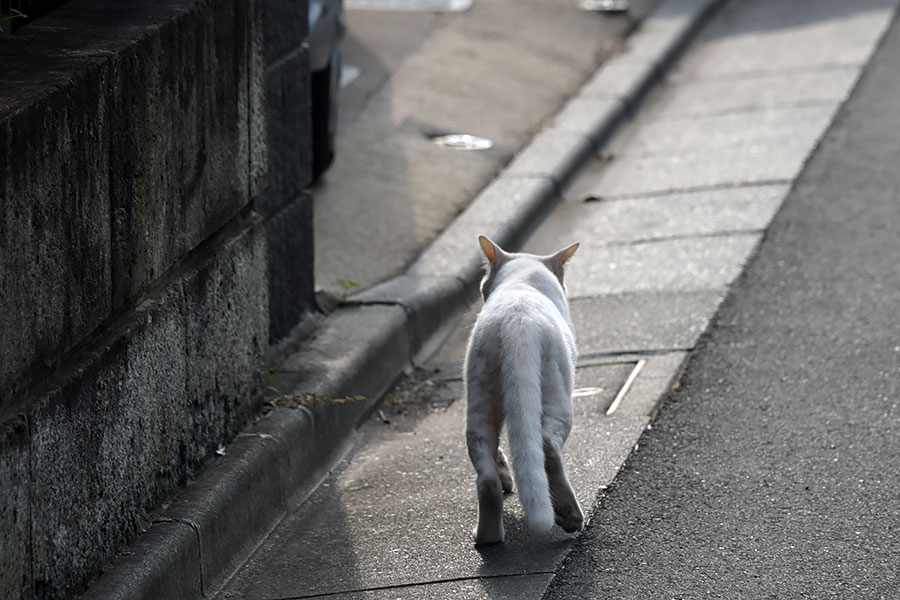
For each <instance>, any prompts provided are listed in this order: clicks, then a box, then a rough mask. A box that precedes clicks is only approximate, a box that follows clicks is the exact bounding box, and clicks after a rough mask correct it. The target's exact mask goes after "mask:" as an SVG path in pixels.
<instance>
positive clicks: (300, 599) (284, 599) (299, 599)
mask: <svg viewBox="0 0 900 600" xmlns="http://www.w3.org/2000/svg"><path fill="white" fill-rule="evenodd" d="M536 575H556V571H529V572H528V573H493V574H485V575H470V576H464V577H448V578H446V579H432V580H428V581H414V582H410V583H395V584H391V585H377V586H372V587H365V588H354V589H349V590H337V591H334V592H323V593H321V594H307V595H302V596H279V597H278V598H273V599H272V600H308V599H310V598H329V597H332V596H341V595H343V594H358V593H363V592H380V591H384V590H400V589H404V588H411V587H420V586H425V585H439V584H442V583H457V582H460V581H480V580H482V579H514V578H518V577H533V576H536Z"/></svg>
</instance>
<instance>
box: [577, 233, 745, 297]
mask: <svg viewBox="0 0 900 600" xmlns="http://www.w3.org/2000/svg"><path fill="white" fill-rule="evenodd" d="M760 237H761V234H758V233H741V234H734V235H725V236H713V237H700V238H685V239H676V240H666V241H662V242H654V243H647V244H634V245H628V246H605V247H595V248H592V247H590V246H587V247H586V248H583V249H579V251H580V252H581V256H580V257H579V262H577V263H574V264H573V265H572V266H571V267H570V269H569V271H568V273H567V275H566V288H567V290H568V294H569V298H571V299H577V298H583V297H588V296H597V295H615V294H623V293H628V292H650V291H669V292H688V291H701V290H724V289H725V288H726V287H727V286H728V284H730V283H731V282H732V281H734V279H735V278H736V277H737V276H738V275H739V274H740V272H741V268H742V267H743V265H744V263H745V262H746V260H747V259H748V258H749V257H750V254H751V252H752V251H753V249H754V248H755V247H756V244H757V242H758V241H759V239H760Z"/></svg>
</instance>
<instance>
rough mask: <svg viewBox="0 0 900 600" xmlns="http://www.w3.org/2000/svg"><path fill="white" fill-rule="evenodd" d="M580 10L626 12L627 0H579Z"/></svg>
mask: <svg viewBox="0 0 900 600" xmlns="http://www.w3.org/2000/svg"><path fill="white" fill-rule="evenodd" d="M578 6H579V8H581V10H588V11H590V12H604V13H620V12H628V8H629V6H628V0H581V2H580V3H579V4H578Z"/></svg>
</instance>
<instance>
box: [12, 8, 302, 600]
mask: <svg viewBox="0 0 900 600" xmlns="http://www.w3.org/2000/svg"><path fill="white" fill-rule="evenodd" d="M275 4H276V2H272V5H273V6H274V5H275ZM284 5H285V7H287V6H288V3H287V2H285V3H284ZM289 6H290V7H291V9H293V10H296V11H301V10H302V16H303V18H302V19H300V20H299V21H295V22H296V23H299V25H298V26H297V27H295V29H294V30H292V33H293V34H294V35H302V36H305V34H306V32H305V25H306V17H305V15H306V3H305V2H298V3H290V5H289ZM279 10H287V8H285V9H279ZM271 17H272V15H271V14H270V18H269V20H268V21H269V22H270V23H271ZM293 17H297V18H299V16H298V15H293ZM266 23H267V19H266V2H265V0H216V1H215V2H213V1H211V0H207V1H203V0H153V1H149V0H139V1H134V2H124V3H123V2H120V1H118V0H72V1H71V2H68V3H67V4H65V5H64V6H63V7H61V8H59V9H58V10H56V11H54V12H52V13H50V14H48V15H47V16H45V17H43V18H41V19H39V20H37V21H35V22H34V23H32V24H30V25H28V26H27V27H23V28H21V29H20V30H19V31H18V32H17V33H16V34H15V35H12V36H5V37H4V38H3V39H2V40H0V290H2V293H0V597H2V598H58V597H67V596H69V595H72V594H73V593H77V591H78V590H79V589H81V587H82V586H83V585H84V584H85V582H86V581H87V579H88V578H89V577H90V576H91V575H92V574H94V573H96V572H97V571H98V569H99V568H100V566H101V565H102V564H103V563H104V562H105V561H107V560H109V559H110V558H111V557H112V556H113V555H114V553H115V552H116V551H117V550H118V549H119V548H121V547H122V545H123V544H125V543H126V542H127V541H128V540H129V539H131V538H132V537H133V536H134V535H135V534H137V533H138V532H139V531H140V530H141V529H142V527H143V526H145V525H146V523H147V522H148V519H150V518H152V515H153V513H154V511H157V510H158V509H159V507H160V504H161V503H162V502H163V501H164V500H165V499H166V498H167V497H168V496H170V495H171V494H172V493H173V492H174V491H176V490H177V489H178V487H179V486H181V485H183V484H184V483H185V482H186V481H188V480H189V478H190V477H191V475H192V473H193V472H195V470H196V469H198V468H199V467H200V465H201V463H202V461H203V460H204V459H206V458H207V457H209V456H210V455H211V454H212V453H213V452H214V450H215V449H216V448H217V447H218V446H219V445H220V444H223V443H225V442H227V441H228V440H229V439H231V438H232V437H233V436H234V435H236V433H237V432H238V431H239V430H240V428H241V427H243V426H244V425H245V424H246V423H247V421H248V420H249V419H250V418H251V416H252V415H253V414H254V413H255V412H256V411H257V409H258V407H259V403H260V401H261V392H262V390H263V388H264V386H265V355H266V352H267V350H268V342H269V329H270V322H269V301H270V298H269V289H270V287H273V288H277V287H278V285H279V284H270V278H269V261H270V257H271V256H280V257H281V258H279V259H278V261H279V263H280V264H282V263H283V264H288V262H292V266H291V268H292V269H293V272H294V273H295V274H296V273H299V275H297V276H296V277H297V278H299V279H301V280H302V279H303V277H307V280H305V281H303V282H301V283H300V284H292V289H293V290H294V291H296V293H297V295H298V296H299V298H300V306H299V308H297V307H291V309H290V310H287V313H288V314H287V316H284V317H279V318H280V319H281V321H279V322H280V323H281V325H280V327H281V330H284V331H286V330H287V329H289V328H290V327H292V326H293V324H294V323H296V321H297V320H298V319H300V318H302V316H303V314H305V312H307V311H309V310H310V307H311V306H312V304H311V300H310V301H309V302H310V303H309V304H308V305H306V306H304V305H303V304H302V301H303V298H304V297H307V298H311V297H312V284H311V282H312V263H311V261H312V250H311V240H312V234H311V232H312V229H311V228H312V219H311V204H310V201H309V198H308V196H306V195H305V194H304V192H303V188H304V187H305V185H306V184H307V183H308V180H309V177H308V149H305V147H304V145H303V144H302V143H300V144H298V143H297V142H296V140H297V139H298V138H300V139H302V137H303V135H304V132H307V131H308V101H306V100H304V99H305V98H307V97H308V90H306V88H305V86H307V85H308V66H307V64H306V57H305V50H304V49H303V48H302V44H301V43H297V42H296V39H291V40H290V44H288V46H291V45H292V46H291V47H293V48H294V50H291V49H290V48H288V50H285V51H278V52H275V51H274V50H271V49H270V50H268V51H267V50H266V48H265V35H266V32H265V30H266ZM297 31H299V34H298V33H297ZM273 39H274V38H273ZM286 47H287V46H286ZM282 71H283V72H285V73H287V72H290V73H291V74H292V78H291V77H288V76H287V75H285V76H284V77H281V76H280V75H279V73H281V72H282ZM288 88H290V89H288ZM281 90H286V91H281ZM267 91H268V94H269V98H270V99H271V100H272V103H271V107H270V108H267V98H266V93H267ZM276 92H277V93H276ZM297 99H299V100H300V104H297ZM304 101H305V102H307V104H305V105H304V104H303V102H304ZM304 111H306V113H304ZM267 113H268V122H267ZM304 114H305V115H306V116H304ZM304 118H305V119H306V120H307V121H305V122H303V121H302V120H303V119H304ZM285 128H291V129H289V130H288V129H285ZM267 132H268V134H267ZM267 135H268V136H269V138H270V139H272V140H274V142H275V143H274V144H273V148H278V147H279V144H282V145H284V149H283V150H282V151H280V152H282V153H279V151H273V152H272V153H271V162H272V165H273V169H274V173H273V175H272V177H271V179H272V185H271V186H270V190H269V191H266V192H265V193H264V192H263V190H264V189H265V187H266V185H267V161H268V160H269V158H268V157H269V155H270V154H269V149H268V142H267ZM279 136H281V137H286V136H292V139H293V141H294V144H293V146H290V144H286V143H283V142H281V141H280V137H279ZM289 146H290V147H289ZM285 153H287V154H285ZM290 153H293V154H290ZM285 164H287V166H285ZM291 169H293V170H294V171H297V172H299V175H298V174H295V173H290V172H289V173H288V174H287V175H282V173H283V172H286V171H290V170H291ZM304 169H306V171H305V172H304ZM304 176H305V178H304ZM273 190H278V193H277V194H276V193H275V191H273ZM254 209H257V210H254ZM260 213H262V214H260ZM304 228H308V232H306V231H304ZM267 231H268V232H271V231H283V232H285V233H284V234H276V235H274V236H273V235H271V234H267ZM298 232H300V235H298ZM298 248H299V252H300V256H299V257H294V256H291V255H292V254H294V253H296V252H298ZM304 253H305V254H304ZM304 256H306V258H304ZM288 258H290V259H292V261H288V260H287V259H288ZM307 259H308V263H307V264H305V265H304V264H302V263H303V261H304V260H307ZM298 262H299V263H300V264H299V265H298V264H296V263H298ZM288 272H289V273H290V270H289V271H288ZM273 303H274V301H273ZM278 310H282V309H278Z"/></svg>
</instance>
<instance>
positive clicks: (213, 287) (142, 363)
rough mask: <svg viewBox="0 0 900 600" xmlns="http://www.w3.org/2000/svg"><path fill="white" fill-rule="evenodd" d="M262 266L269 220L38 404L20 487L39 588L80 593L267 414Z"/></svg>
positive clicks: (130, 321) (185, 273) (146, 308)
mask: <svg viewBox="0 0 900 600" xmlns="http://www.w3.org/2000/svg"><path fill="white" fill-rule="evenodd" d="M234 229H236V231H234ZM265 264H266V252H265V234H264V229H263V226H262V224H261V223H259V222H258V221H257V222H256V223H255V224H251V225H249V226H245V227H242V228H237V227H236V228H233V230H232V231H228V232H225V233H223V234H222V235H221V236H219V238H218V239H216V240H213V241H212V242H211V243H210V244H209V245H208V246H207V247H205V248H204V250H203V251H202V252H201V255H200V256H198V257H197V258H196V259H195V260H194V261H193V264H190V265H186V266H185V267H184V268H182V269H179V270H177V271H176V272H175V273H174V274H173V275H174V278H173V279H172V281H171V282H170V283H169V285H167V286H166V288H165V289H164V290H163V291H161V292H159V293H157V294H155V295H153V296H151V297H150V298H148V299H147V300H146V301H144V302H142V303H141V304H140V305H139V306H138V307H137V308H136V309H135V310H134V311H133V312H131V313H129V314H128V315H126V316H125V317H124V318H123V319H122V320H120V321H118V322H116V323H115V324H114V325H113V326H112V327H111V328H110V330H109V331H108V332H107V333H106V334H105V335H104V336H103V337H102V338H100V339H98V340H96V343H94V344H92V345H91V346H90V347H89V348H86V349H84V351H83V352H80V354H79V355H80V359H79V360H78V361H76V362H75V364H74V365H73V366H72V367H71V368H70V369H69V370H68V371H66V372H64V373H61V374H59V375H58V376H57V377H56V378H55V379H54V380H53V381H51V382H48V390H47V391H46V392H45V393H43V394H42V395H41V396H40V397H39V398H38V399H37V400H36V401H35V402H33V403H32V405H31V406H30V408H29V409H28V411H29V417H28V418H29V422H30V428H31V438H30V452H31V456H30V478H29V480H30V489H29V487H28V483H29V480H26V481H24V482H23V486H22V489H23V490H25V493H27V494H29V495H30V497H31V502H32V506H31V522H30V528H31V535H32V539H33V544H32V547H33V551H32V557H31V560H32V561H33V573H34V579H35V586H36V588H39V589H40V590H42V593H46V594H50V595H51V596H52V595H65V594H71V593H73V592H75V591H77V590H78V588H79V586H80V585H81V584H82V583H83V581H84V578H85V576H86V575H89V574H90V573H92V572H93V571H95V570H96V569H97V568H98V567H99V565H100V564H102V563H103V562H104V561H105V560H107V559H109V558H110V556H111V555H112V554H113V553H114V552H115V551H116V550H117V549H118V548H120V547H121V546H122V545H123V544H125V543H126V542H127V541H128V540H129V539H130V538H131V536H133V535H134V534H135V533H136V532H137V531H138V530H139V529H140V528H141V527H142V526H143V525H144V524H145V523H146V519H147V518H148V515H149V514H150V513H151V512H152V511H153V510H155V509H156V508H157V507H158V506H159V504H160V503H161V502H162V500H163V499H164V498H165V497H166V496H167V495H169V494H171V493H172V492H173V491H174V490H175V489H176V488H177V487H178V486H179V485H180V484H183V483H184V482H185V481H186V480H187V478H188V476H189V475H190V474H191V472H192V470H193V469H194V468H196V467H197V465H198V464H199V463H200V462H201V461H202V460H203V459H204V458H206V456H208V455H209V454H210V451H211V450H212V449H214V448H216V447H218V445H220V444H222V443H224V442H226V441H227V440H228V439H230V438H231V437H233V436H234V435H235V433H236V432H237V431H238V430H239V429H240V428H241V427H242V426H244V425H245V424H246V423H247V421H248V420H249V417H250V416H251V415H252V414H253V413H254V412H255V411H256V410H257V409H258V405H259V401H260V392H261V390H262V387H263V382H264V377H263V370H264V367H263V357H264V353H265V350H266V348H267V347H268V344H267V338H266V328H267V324H268V319H267V312H266V303H265V298H266V288H267V285H266V271H265ZM7 446H8V445H7V444H5V445H4V446H3V447H4V456H5V455H6V452H5V449H6V447H7ZM23 448H24V449H27V448H28V446H27V445H26V446H23ZM24 449H23V450H20V451H19V454H18V456H16V457H12V458H10V459H9V460H10V461H12V460H14V459H15V460H18V461H20V462H19V463H16V464H22V463H21V461H23V460H24V456H25V454H24ZM7 462H8V461H7V460H6V459H4V461H3V463H0V464H7ZM24 464H27V463H24ZM6 500H7V499H6V498H4V503H3V507H4V510H6V507H9V506H12V507H15V506H17V505H16V504H15V503H13V502H12V501H10V502H7V501H6ZM73 515H77V518H73ZM26 534H27V530H26ZM16 539H17V543H19V544H22V540H23V539H28V536H27V535H25V537H24V538H23V537H22V536H16ZM3 556H4V560H13V559H14V555H13V554H8V553H7V552H6V549H5V548H4V554H3ZM7 556H11V557H13V558H7Z"/></svg>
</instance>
